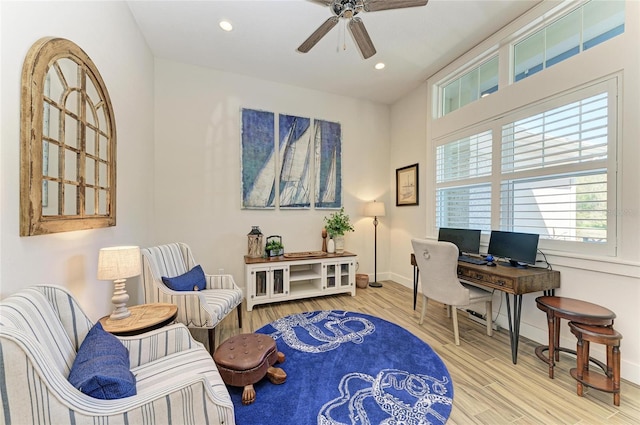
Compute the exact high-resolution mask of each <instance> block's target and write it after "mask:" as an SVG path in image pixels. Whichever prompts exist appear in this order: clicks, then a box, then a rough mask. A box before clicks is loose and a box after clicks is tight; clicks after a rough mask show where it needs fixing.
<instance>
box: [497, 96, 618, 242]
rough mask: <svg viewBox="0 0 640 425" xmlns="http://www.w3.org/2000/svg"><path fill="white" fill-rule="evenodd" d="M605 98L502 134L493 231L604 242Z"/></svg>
mask: <svg viewBox="0 0 640 425" xmlns="http://www.w3.org/2000/svg"><path fill="white" fill-rule="evenodd" d="M608 111H609V109H608V94H607V93H606V92H604V93H599V94H596V95H593V96H589V97H586V98H583V99H580V100H577V101H575V102H571V103H568V104H565V105H562V106H559V107H555V108H552V109H548V110H545V111H544V112H541V113H538V114H534V115H531V116H528V117H525V118H523V119H519V120H517V121H514V122H511V123H508V124H505V125H504V126H503V127H502V149H501V152H502V161H501V167H502V181H501V189H500V228H501V229H502V230H510V231H520V232H526V233H538V234H540V236H541V237H546V238H552V239H561V240H565V241H574V242H597V243H604V242H606V241H607V159H608V158H607V156H608V149H607V147H608Z"/></svg>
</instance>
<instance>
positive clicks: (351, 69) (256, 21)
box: [128, 0, 540, 104]
mask: <svg viewBox="0 0 640 425" xmlns="http://www.w3.org/2000/svg"><path fill="white" fill-rule="evenodd" d="M539 1H540V0H516V1H514V0H511V1H508V0H473V1H472V0H465V1H463V0H430V1H429V3H428V4H427V5H426V6H423V7H415V8H407V9H396V10H384V11H378V12H362V13H360V14H359V15H358V16H359V17H361V18H362V20H363V21H364V24H365V26H366V28H367V30H368V32H369V35H370V36H371V39H372V40H373V43H374V45H375V46H376V50H377V51H378V53H377V54H376V55H374V56H373V57H371V58H369V59H367V60H364V59H362V56H361V55H360V53H359V51H358V50H357V47H356V46H355V44H354V42H353V40H352V38H351V34H350V33H349V31H348V30H347V31H346V32H345V28H344V25H343V23H342V22H341V23H340V24H338V25H337V26H336V27H335V28H333V29H332V30H331V31H330V32H329V33H328V34H327V35H326V36H325V37H324V38H323V39H322V40H320V42H319V43H318V44H317V45H316V46H315V47H314V48H313V49H311V51H310V52H309V53H306V54H303V53H299V52H297V51H296V49H297V47H298V46H299V45H300V44H301V43H302V42H303V41H304V40H305V39H306V38H307V37H308V36H309V35H310V34H311V33H312V32H313V31H315V29H316V28H317V27H318V26H320V24H321V23H323V22H324V21H325V20H326V19H327V18H329V17H330V16H333V15H332V14H331V12H330V10H329V8H328V7H326V6H323V5H321V4H319V3H315V2H312V1H309V0H232V1H227V0H208V1H184V0H173V1H129V2H128V4H129V7H130V9H131V11H132V13H133V16H134V18H135V20H136V21H137V23H138V25H139V27H140V30H141V31H142V33H143V34H144V37H145V39H146V40H147V43H148V44H149V47H150V48H151V51H152V52H153V54H154V56H156V57H159V58H165V59H170V60H174V61H178V62H183V63H188V64H193V65H198V66H203V67H208V68H213V69H217V70H221V71H227V72H232V73H236V74H243V75H247V76H252V77H256V78H260V79H264V80H269V81H274V82H280V83H286V84H289V85H293V86H299V87H305V88H310V89H315V90H320V91H324V92H330V93H337V94H342V95H345V96H349V97H355V98H361V99H368V100H372V101H375V102H381V103H386V104H392V103H394V102H395V101H396V100H398V99H399V98H400V97H402V96H403V95H405V94H406V93H408V92H409V91H411V90H412V89H414V88H415V87H417V86H418V85H419V84H420V83H422V82H423V81H425V80H426V79H427V78H428V77H429V76H431V75H432V74H434V73H435V72H437V71H438V70H439V69H441V68H442V67H443V66H445V65H446V64H448V63H450V62H451V61H452V60H454V59H456V58H457V57H459V56H460V55H462V54H463V53H465V52H466V51H468V50H469V49H470V48H472V47H473V46H475V45H476V44H478V43H479V42H480V41H482V40H484V39H486V38H487V37H489V36H490V35H491V34H493V33H495V32H496V31H497V30H498V29H500V28H501V27H503V26H504V25H505V24H506V23H508V22H511V21H512V20H514V19H515V18H516V17H518V16H520V15H522V14H523V13H524V12H526V11H527V10H529V9H530V8H531V7H533V6H534V5H535V4H537V3H539ZM222 19H226V20H229V21H230V22H231V23H232V24H233V27H234V29H233V31H232V32H224V31H222V30H221V29H220V28H219V26H218V22H219V21H220V20H222ZM344 46H346V49H344ZM378 62H384V63H385V64H386V68H385V69H384V70H382V71H378V70H375V69H374V65H375V64H376V63H378Z"/></svg>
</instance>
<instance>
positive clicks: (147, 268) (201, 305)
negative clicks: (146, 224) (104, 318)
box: [141, 242, 243, 356]
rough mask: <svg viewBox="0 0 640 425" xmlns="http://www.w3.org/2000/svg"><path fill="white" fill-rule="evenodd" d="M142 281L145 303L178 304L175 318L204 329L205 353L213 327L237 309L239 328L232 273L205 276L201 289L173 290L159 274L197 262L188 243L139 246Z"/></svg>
mask: <svg viewBox="0 0 640 425" xmlns="http://www.w3.org/2000/svg"><path fill="white" fill-rule="evenodd" d="M141 252H142V266H143V267H142V283H143V285H144V297H145V302H146V303H169V304H175V305H177V306H178V317H177V318H176V320H177V321H178V322H180V323H184V324H185V325H186V326H187V327H190V328H204V329H207V330H208V333H209V352H210V353H211V355H212V356H213V352H214V350H215V341H216V333H215V327H216V326H217V325H218V323H220V322H221V321H222V319H224V318H225V317H226V316H227V315H228V314H229V313H231V311H232V310H233V309H234V308H236V309H237V310H238V326H239V327H240V328H242V299H243V295H242V290H241V289H240V288H238V286H237V285H236V283H235V282H234V280H233V276H231V275H228V274H221V275H209V274H207V275H205V278H206V281H207V286H206V289H204V290H202V291H174V290H172V289H169V288H168V287H167V286H166V285H165V284H164V283H163V282H162V278H163V277H176V276H180V275H182V274H184V273H186V272H188V271H189V270H191V269H192V268H193V267H194V266H196V265H197V263H196V262H195V260H194V258H193V254H192V253H191V249H190V248H189V246H188V245H186V244H184V243H181V242H176V243H170V244H167V245H160V246H154V247H151V248H143V249H142V250H141Z"/></svg>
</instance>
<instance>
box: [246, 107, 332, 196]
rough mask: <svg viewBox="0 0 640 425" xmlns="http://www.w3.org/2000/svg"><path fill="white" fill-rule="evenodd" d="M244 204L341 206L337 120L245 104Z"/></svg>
mask: <svg viewBox="0 0 640 425" xmlns="http://www.w3.org/2000/svg"><path fill="white" fill-rule="evenodd" d="M241 143H242V149H241V154H242V207H243V208H247V209H265V208H266V209H273V208H276V207H279V208H311V207H315V208H329V209H332V208H340V207H341V206H342V169H341V168H342V167H341V163H342V155H341V154H342V130H341V127H340V124H339V123H335V122H330V121H324V120H319V119H313V120H312V119H311V118H305V117H298V116H294V115H286V114H275V113H273V112H267V111H259V110H255V109H242V137H241Z"/></svg>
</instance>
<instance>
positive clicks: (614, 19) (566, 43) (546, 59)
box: [513, 0, 624, 81]
mask: <svg viewBox="0 0 640 425" xmlns="http://www.w3.org/2000/svg"><path fill="white" fill-rule="evenodd" d="M623 32H624V1H620V0H609V1H590V2H588V3H586V4H584V5H583V6H582V7H579V8H578V9H576V10H574V11H572V12H570V13H568V14H566V15H565V16H563V17H561V18H560V19H558V20H556V21H555V22H553V23H551V24H549V25H547V26H545V27H544V28H542V29H540V30H538V31H537V32H535V33H534V34H531V35H529V36H528V37H527V38H526V39H524V40H522V41H520V42H519V43H517V44H516V45H515V46H514V52H513V53H514V59H513V75H514V81H520V80H522V79H523V78H527V77H529V76H531V75H533V74H535V73H537V72H540V71H542V70H543V69H545V68H549V67H550V66H552V65H555V64H557V63H559V62H562V61H563V60H565V59H568V58H570V57H571V56H574V55H577V54H578V53H580V52H582V51H584V50H587V49H589V48H591V47H593V46H596V45H598V44H600V43H602V42H604V41H606V40H609V39H610V38H613V37H615V36H617V35H619V34H622V33H623Z"/></svg>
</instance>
